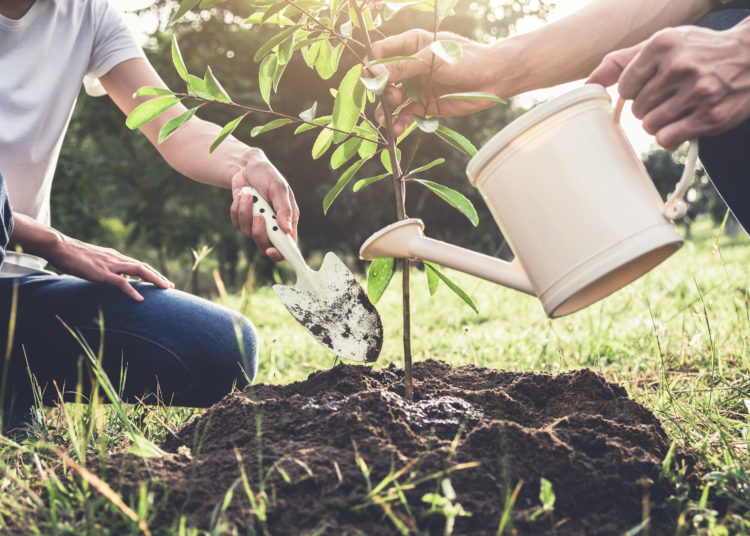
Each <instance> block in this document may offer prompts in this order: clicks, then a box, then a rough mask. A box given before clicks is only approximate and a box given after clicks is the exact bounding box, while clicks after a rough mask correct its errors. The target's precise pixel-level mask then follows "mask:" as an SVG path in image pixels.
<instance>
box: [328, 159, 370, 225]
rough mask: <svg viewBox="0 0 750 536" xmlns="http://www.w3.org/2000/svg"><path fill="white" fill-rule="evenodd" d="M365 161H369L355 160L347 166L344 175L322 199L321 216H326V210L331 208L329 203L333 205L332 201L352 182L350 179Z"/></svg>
mask: <svg viewBox="0 0 750 536" xmlns="http://www.w3.org/2000/svg"><path fill="white" fill-rule="evenodd" d="M367 160H369V159H368V158H363V159H362V160H357V161H356V162H354V163H353V164H352V165H351V166H349V167H348V168H347V170H346V171H344V173H342V174H341V177H339V180H338V181H337V182H336V184H335V185H334V186H333V188H331V190H330V191H329V192H328V193H327V194H326V196H325V197H324V198H323V214H328V209H329V208H330V207H331V203H333V201H334V199H336V198H337V197H338V195H339V194H340V193H341V190H343V189H344V188H346V185H347V184H349V182H350V181H351V180H352V177H354V175H355V174H356V173H357V171H359V168H361V167H362V166H363V165H364V164H365V162H367Z"/></svg>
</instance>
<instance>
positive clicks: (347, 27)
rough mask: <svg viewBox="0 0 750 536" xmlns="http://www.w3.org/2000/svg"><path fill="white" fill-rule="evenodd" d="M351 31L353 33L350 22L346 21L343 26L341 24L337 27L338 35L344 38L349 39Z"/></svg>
mask: <svg viewBox="0 0 750 536" xmlns="http://www.w3.org/2000/svg"><path fill="white" fill-rule="evenodd" d="M353 31H354V25H353V24H352V21H351V20H348V21H346V22H345V23H344V24H342V25H341V26H340V27H339V33H340V34H341V35H343V36H344V37H351V36H352V32H353Z"/></svg>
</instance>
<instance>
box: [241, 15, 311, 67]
mask: <svg viewBox="0 0 750 536" xmlns="http://www.w3.org/2000/svg"><path fill="white" fill-rule="evenodd" d="M301 26H302V25H301V24H295V25H294V26H290V27H289V28H285V29H283V30H281V31H280V32H279V33H277V34H276V35H274V36H273V37H271V38H270V39H269V40H268V41H266V42H265V43H263V45H261V46H260V48H259V49H258V50H256V51H255V56H253V61H254V62H256V63H257V62H259V61H260V60H261V58H263V56H265V55H266V54H268V53H269V52H271V50H273V48H274V47H275V46H276V45H278V44H279V43H281V42H282V41H284V40H285V39H288V38H289V37H290V36H291V35H292V34H294V32H296V31H297V30H299V29H300V27H301Z"/></svg>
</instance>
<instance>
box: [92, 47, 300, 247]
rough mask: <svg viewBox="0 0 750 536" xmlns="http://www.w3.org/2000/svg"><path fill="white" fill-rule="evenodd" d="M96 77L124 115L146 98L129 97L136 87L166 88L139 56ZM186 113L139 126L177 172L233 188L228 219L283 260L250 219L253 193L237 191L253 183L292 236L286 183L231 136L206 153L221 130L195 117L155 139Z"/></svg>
mask: <svg viewBox="0 0 750 536" xmlns="http://www.w3.org/2000/svg"><path fill="white" fill-rule="evenodd" d="M100 81H101V83H102V86H104V89H106V91H107V93H108V95H109V96H110V98H112V100H113V101H114V102H115V104H117V106H118V107H119V108H120V109H121V110H122V111H123V112H124V113H125V114H126V115H127V114H130V112H131V111H133V109H135V107H136V106H138V105H139V104H140V103H142V102H143V101H145V100H147V97H140V98H135V97H133V94H134V93H135V92H136V91H137V90H138V89H139V88H140V87H142V86H154V87H162V88H166V85H165V84H164V82H163V81H162V79H161V78H160V77H159V75H158V74H157V73H156V72H155V71H154V69H153V68H152V67H151V65H150V64H149V63H148V61H146V60H144V59H142V58H137V59H131V60H127V61H124V62H122V63H120V64H118V65H117V66H115V67H114V68H113V69H112V70H110V71H109V72H108V73H107V74H105V75H104V76H102V77H101V78H100ZM184 111H186V108H185V107H184V106H183V105H182V104H178V105H176V106H174V107H172V108H170V109H169V110H167V111H166V112H164V113H163V114H161V115H160V116H159V117H158V118H156V119H155V120H153V121H151V122H149V123H146V124H145V125H144V126H142V127H141V129H140V130H141V131H142V132H143V133H144V134H145V135H146V137H147V138H148V139H149V141H150V142H151V143H152V144H153V145H154V146H155V147H156V149H157V150H158V151H159V153H160V154H161V155H162V157H163V158H164V159H165V160H166V161H167V163H169V165H170V166H172V167H173V168H174V169H175V170H177V171H179V172H180V173H182V174H183V175H186V176H188V177H190V178H191V179H194V180H196V181H200V182H204V183H208V184H212V185H215V186H221V187H224V188H231V190H232V192H233V195H234V202H233V203H232V206H231V209H230V212H231V218H232V222H233V223H234V224H235V226H236V227H237V228H239V229H240V231H241V232H242V234H243V235H244V236H246V237H248V238H250V237H252V238H253V240H254V241H255V243H256V244H257V246H258V248H259V249H260V251H261V252H263V253H265V254H266V255H268V256H269V257H271V258H272V259H273V260H276V261H278V260H281V259H282V256H281V254H280V253H279V252H278V250H276V248H274V247H272V246H271V244H270V242H269V240H268V237H267V236H266V230H265V224H264V221H263V217H262V216H258V217H257V218H255V219H253V216H252V196H249V195H242V194H239V190H240V189H241V188H242V187H243V186H253V187H255V188H256V189H257V190H258V191H259V192H260V194H261V195H262V196H263V197H265V198H266V200H267V201H268V202H269V203H271V205H272V206H273V207H274V210H275V211H276V216H277V218H278V221H279V225H280V227H281V229H282V230H284V231H285V232H286V233H288V234H291V235H292V236H293V237H295V238H296V236H297V222H298V220H299V208H298V207H297V203H296V201H295V198H294V194H293V193H292V190H291V188H290V187H289V184H288V183H287V182H286V180H285V179H284V177H283V176H282V175H281V173H279V171H278V170H277V169H276V168H275V167H274V166H273V164H271V162H269V160H268V159H267V158H266V156H265V154H264V153H263V151H261V150H260V149H257V148H252V147H249V146H247V145H245V144H244V143H242V142H240V141H239V140H237V139H236V138H234V137H232V136H230V137H228V138H227V139H226V140H225V141H224V142H223V143H222V144H221V145H220V146H219V147H218V148H217V149H216V150H215V151H214V152H213V153H209V147H210V146H211V143H213V141H214V140H215V139H216V136H217V135H218V134H219V132H220V130H221V128H220V127H219V126H218V125H215V124H214V123H210V122H208V121H204V120H202V119H199V118H198V117H195V116H194V117H193V118H192V119H190V120H189V121H188V122H187V123H185V124H184V125H183V126H181V127H180V128H179V129H177V130H176V131H175V132H174V133H173V134H172V135H171V136H170V137H169V138H167V139H166V140H165V141H164V142H162V143H158V137H159V131H160V130H161V127H162V126H163V125H164V123H166V122H167V121H168V120H170V119H172V118H174V117H177V116H178V115H180V114H181V113H182V112H184Z"/></svg>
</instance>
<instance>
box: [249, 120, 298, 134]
mask: <svg viewBox="0 0 750 536" xmlns="http://www.w3.org/2000/svg"><path fill="white" fill-rule="evenodd" d="M291 122H292V120H291V119H287V118H286V117H282V118H280V119H274V120H273V121H270V122H268V123H266V124H265V125H258V126H256V127H253V129H252V130H251V131H250V136H251V137H253V138H254V137H255V136H257V135H258V134H263V133H264V132H268V131H269V130H273V129H275V128H279V127H283V126H284V125H288V124H289V123H291Z"/></svg>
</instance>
